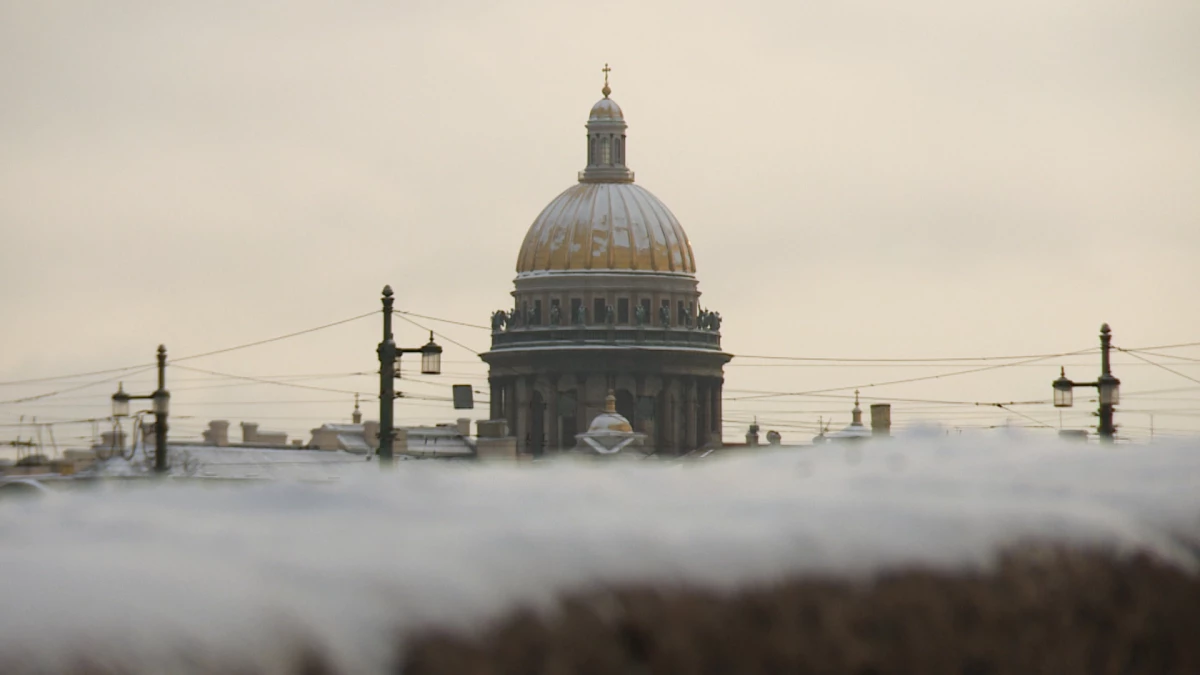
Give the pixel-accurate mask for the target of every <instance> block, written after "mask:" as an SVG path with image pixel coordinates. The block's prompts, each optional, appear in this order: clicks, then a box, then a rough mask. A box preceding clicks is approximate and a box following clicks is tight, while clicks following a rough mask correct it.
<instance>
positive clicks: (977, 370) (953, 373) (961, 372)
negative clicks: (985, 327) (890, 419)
mask: <svg viewBox="0 0 1200 675" xmlns="http://www.w3.org/2000/svg"><path fill="white" fill-rule="evenodd" d="M1092 351H1095V350H1094V349H1084V350H1080V351H1077V352H1068V353H1065V354H1050V355H1046V356H1038V357H1036V358H1031V359H1028V360H1026V361H1018V362H1017V363H1015V364H1014V363H998V364H996V365H992V366H983V367H981V368H970V369H968V370H955V371H951V372H948V373H938V374H936V375H924V376H922V377H909V378H905V379H902V380H891V381H888V382H872V383H869V384H859V385H851V386H848V387H830V388H828V389H814V390H812V391H800V392H786V393H772V394H761V395H757V396H739V397H733V398H729V399H726V400H729V401H748V400H754V399H759V398H776V397H779V396H809V395H812V394H825V393H828V392H834V391H849V390H852V389H867V388H870V387H883V386H887V385H893V384H908V383H910V382H924V381H927V380H938V379H941V378H944V377H955V376H957V375H969V374H971V373H982V372H984V371H988V370H996V369H999V368H1007V367H1009V366H1013V365H1018V364H1021V363H1035V362H1037V361H1046V360H1048V359H1052V358H1057V357H1059V356H1074V355H1076V354H1084V353H1087V352H1092Z"/></svg>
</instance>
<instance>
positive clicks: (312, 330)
mask: <svg viewBox="0 0 1200 675" xmlns="http://www.w3.org/2000/svg"><path fill="white" fill-rule="evenodd" d="M374 314H375V312H373V311H372V312H367V313H366V314H359V315H358V316H352V317H350V318H349V319H342V320H340V321H333V322H330V323H327V324H323V325H320V326H315V327H313V328H306V329H304V330H298V331H296V332H294V333H287V334H285V335H277V336H275V337H272V338H267V339H265V340H256V341H254V342H247V343H245V344H240V345H234V346H232V347H225V348H223V349H214V350H212V351H209V352H203V353H200V354H192V355H190V356H183V357H179V358H173V359H171V360H170V361H169V363H172V364H174V363H178V362H180V361H191V360H192V359H200V358H204V357H206V356H216V355H217V354H225V353H228V352H233V351H238V350H240V349H248V348H250V347H257V346H259V345H265V344H270V343H272V342H279V341H280V340H287V339H289V338H294V337H298V336H301V335H307V334H309V333H315V332H317V331H319V330H325V329H326V328H333V327H334V326H341V325H342V324H347V323H350V322H352V321H358V320H359V319H365V318H367V317H368V316H372V315H374Z"/></svg>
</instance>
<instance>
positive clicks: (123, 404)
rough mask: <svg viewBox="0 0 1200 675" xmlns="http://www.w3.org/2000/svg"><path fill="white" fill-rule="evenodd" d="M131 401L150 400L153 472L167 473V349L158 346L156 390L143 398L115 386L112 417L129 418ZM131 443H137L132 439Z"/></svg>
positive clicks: (168, 401)
mask: <svg viewBox="0 0 1200 675" xmlns="http://www.w3.org/2000/svg"><path fill="white" fill-rule="evenodd" d="M133 400H150V401H152V402H153V404H152V405H153V407H152V408H151V410H152V411H153V412H154V471H155V473H166V472H167V415H168V414H169V413H170V411H171V392H169V391H167V348H166V347H165V346H163V345H159V346H158V389H155V390H154V393H152V394H147V395H145V396H130V395H129V394H126V393H125V386H124V384H120V383H119V384H117V393H115V394H113V395H112V414H113V417H116V418H121V417H128V416H129V402H130V401H133ZM133 442H135V443H136V442H137V439H134V441H133Z"/></svg>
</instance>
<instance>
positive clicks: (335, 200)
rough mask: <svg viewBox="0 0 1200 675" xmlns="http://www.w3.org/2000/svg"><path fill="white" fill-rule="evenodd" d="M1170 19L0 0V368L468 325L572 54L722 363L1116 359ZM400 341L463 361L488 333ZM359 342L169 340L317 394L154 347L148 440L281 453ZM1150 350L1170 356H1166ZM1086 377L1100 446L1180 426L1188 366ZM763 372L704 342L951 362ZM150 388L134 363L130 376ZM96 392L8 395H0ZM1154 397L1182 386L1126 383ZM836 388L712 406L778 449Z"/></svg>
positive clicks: (990, 377) (836, 403)
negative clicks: (1120, 427) (1107, 409)
mask: <svg viewBox="0 0 1200 675" xmlns="http://www.w3.org/2000/svg"><path fill="white" fill-rule="evenodd" d="M1198 35H1200V4H1197V3H1195V2H1194V1H1193V0H1177V1H1169V0H1163V1H1148V2H1139V3H1129V2H1117V1H1115V0H1113V1H1110V0H1054V1H1049V2H1047V1H1045V0H1037V1H1035V0H1005V1H1003V2H1001V1H992V0H987V1H983V2H971V3H963V2H958V1H952V0H914V1H912V2H905V3H896V2H887V1H884V0H877V1H867V0H859V1H846V0H839V1H837V2H833V1H828V2H801V3H797V2H775V1H765V0H764V1H761V2H742V3H718V2H689V3H645V2H619V1H618V2H612V3H606V4H604V5H603V6H597V5H596V4H594V3H588V4H583V3H570V2H567V3H563V2H544V1H540V0H539V1H532V2H522V3H488V2H459V3H444V2H402V3H397V2H373V3H368V2H361V3H317V2H298V1H289V2H259V3H196V2H192V3H182V2H155V3H151V2H145V3H135V2H103V3H101V2H59V3H29V2H15V1H8V2H3V3H0V87H2V90H3V91H4V98H3V100H4V103H3V105H0V143H2V146H3V148H4V151H3V153H0V223H2V225H3V229H2V232H3V238H2V239H0V279H2V280H3V284H4V288H5V292H4V293H3V295H2V296H0V315H2V316H3V317H4V318H5V319H6V321H5V323H6V330H5V331H4V332H3V335H4V337H3V339H2V340H3V341H2V342H0V345H2V346H3V349H0V381H2V382H11V381H14V380H21V379H26V378H37V377H41V376H51V375H62V374H70V373H77V372H84V371H94V370H100V369H105V368H113V367H120V366H125V365H129V364H136V363H141V362H149V361H152V358H153V352H154V348H155V347H156V346H157V345H158V344H159V343H160V342H161V343H166V345H167V346H168V348H169V349H170V351H171V354H172V355H173V356H186V355H191V354H197V353H201V352H206V351H209V350H213V349H219V348H222V347H227V346H232V345H237V344H241V343H246V342H252V341H255V340H259V339H263V338H268V337H272V336H275V335H280V334H284V333H289V332H292V331H299V330H303V329H306V328H309V327H312V326H316V325H320V324H323V323H327V322H331V321H336V320H339V319H343V318H348V317H352V316H356V315H359V314H363V313H366V312H369V311H371V310H373V309H377V308H378V307H379V304H378V293H379V289H380V288H381V287H382V286H383V285H384V284H385V283H390V284H391V285H392V286H393V287H394V288H395V289H396V290H397V292H398V306H400V307H402V308H405V309H408V310H411V311H413V312H417V313H420V314H426V315H432V316H437V317H445V318H449V319H454V320H458V321H464V322H470V323H479V324H485V323H486V322H487V317H488V314H489V312H490V311H491V310H493V309H496V308H499V307H504V306H507V305H508V304H509V301H510V298H509V296H508V293H509V291H510V290H511V288H512V286H511V281H512V277H513V273H514V272H513V266H514V263H515V259H516V253H517V248H518V246H519V245H520V241H521V238H522V237H523V235H524V232H525V229H526V228H527V227H528V226H529V224H530V223H531V222H532V221H533V219H534V217H535V216H536V215H537V213H538V212H539V211H540V210H541V208H542V207H543V206H544V205H545V204H546V203H547V202H548V201H550V200H551V199H552V198H553V197H554V196H555V195H556V194H558V192H560V191H561V190H563V189H564V188H566V187H568V186H569V185H570V184H572V182H573V181H574V180H575V172H576V171H577V170H578V169H580V168H582V166H583V162H584V144H583V140H584V129H583V123H584V121H585V118H586V115H587V111H588V109H589V108H590V106H591V104H592V103H593V102H594V101H595V99H597V98H599V88H600V85H601V82H602V80H601V75H600V67H601V66H602V65H603V64H604V63H605V62H608V63H610V64H611V65H612V67H613V72H612V86H613V98H614V99H616V100H617V101H618V102H619V103H620V104H621V106H622V107H623V108H624V110H625V113H626V117H627V119H628V121H629V123H630V130H629V139H630V140H629V143H630V150H629V157H630V160H629V163H630V165H631V166H632V168H633V169H634V170H635V171H636V172H637V176H638V182H639V183H640V184H642V185H643V186H645V187H647V188H648V189H650V190H651V191H653V192H654V193H655V194H657V195H658V196H659V197H660V198H661V199H662V200H663V201H664V202H665V203H666V204H667V205H669V206H670V207H671V208H672V210H673V211H674V212H675V214H676V215H677V216H678V217H679V219H680V221H681V222H682V223H683V225H684V227H685V229H686V230H687V232H688V234H689V236H690V238H691V242H692V246H693V248H694V250H695V254H696V258H697V262H698V266H699V270H700V280H701V290H702V291H703V292H704V294H705V295H704V302H705V304H706V305H708V306H711V307H712V308H714V309H717V310H719V311H720V312H721V313H722V314H723V316H724V318H725V324H724V331H723V332H724V344H725V346H726V348H727V350H728V351H730V352H732V353H734V354H742V355H784V356H831V357H888V358H892V357H922V358H924V357H947V356H980V355H1009V354H1043V353H1050V352H1062V351H1074V350H1080V349H1087V348H1091V347H1094V346H1095V345H1096V344H1097V340H1096V332H1097V329H1098V327H1099V325H1100V323H1101V322H1103V321H1107V322H1109V323H1110V324H1112V326H1113V330H1114V332H1115V335H1116V342H1117V343H1118V344H1119V345H1122V346H1125V347H1145V346H1152V345H1163V344H1174V343H1187V342H1200V311H1198V310H1197V293H1198V291H1200V266H1198V265H1197V260H1198V259H1200V189H1198V186H1200V88H1198V87H1197V86H1196V82H1197V81H1200V40H1198V39H1197V36H1198ZM434 327H435V328H438V329H439V330H441V329H444V332H445V334H446V335H447V336H449V337H450V338H453V339H455V340H458V341H460V342H462V343H463V344H465V345H467V346H469V347H471V348H474V349H475V350H480V351H481V350H484V349H486V347H487V344H488V336H487V332H486V331H482V330H476V329H471V328H465V327H459V326H453V325H441V324H434ZM399 328H400V330H399V331H398V332H399V335H398V337H399V338H400V339H401V340H402V343H403V341H406V342H407V343H411V344H412V345H413V346H415V345H418V344H420V343H421V342H422V341H423V338H424V336H423V335H422V333H421V332H420V330H418V329H416V328H415V327H409V326H406V325H405V324H403V323H401V324H399ZM378 331H379V327H378V322H377V321H375V320H374V319H370V320H362V321H358V322H354V323H351V324H347V325H345V326H340V327H337V328H332V329H329V330H327V331H322V332H318V333H314V334H312V335H306V336H303V337H299V338H295V339H291V340H286V341H282V342H278V343H274V344H271V345H269V346H263V347H256V348H253V349H247V350H244V351H239V352H233V353H230V354H225V355H221V356H216V357H210V358H205V359H196V360H194V361H189V362H185V363H183V364H181V365H190V366H193V367H196V368H203V369H207V370H212V371H216V372H221V373H231V374H237V375H249V376H256V377H262V376H266V377H270V378H274V377H282V376H296V378H300V377H301V376H303V379H293V380H292V381H293V382H297V383H301V384H307V385H310V386H317V387H328V388H332V389H338V390H340V391H338V392H327V391H318V390H304V389H295V388H284V387H277V386H271V385H252V384H249V383H245V382H242V383H241V384H240V386H225V385H229V384H237V382H232V381H229V380H222V379H213V378H212V376H209V375H205V374H201V373H196V372H189V371H182V370H174V369H173V370H172V371H171V373H170V375H169V377H170V378H171V380H170V383H169V385H170V388H171V390H172V392H173V393H174V403H175V412H176V413H178V415H179V418H178V419H177V420H176V421H175V424H174V426H173V429H174V430H175V431H176V432H178V433H179V434H180V435H181V436H183V437H195V436H196V435H197V434H198V431H199V429H200V428H202V427H203V426H204V423H205V421H206V420H207V419H210V418H225V419H230V420H233V421H234V422H235V423H236V422H237V421H242V420H258V421H260V422H262V424H263V426H264V427H271V428H278V429H283V430H287V431H289V432H291V433H293V434H301V435H303V437H305V438H307V430H308V429H310V428H312V427H313V426H316V425H317V424H318V423H320V422H321V421H333V420H336V419H341V418H344V417H345V416H346V415H347V414H348V412H349V409H350V407H351V405H352V396H351V395H350V394H346V393H341V392H343V391H345V392H349V391H361V392H363V393H364V394H366V393H370V392H372V391H377V384H376V382H375V380H374V379H373V378H372V377H371V376H369V375H368V376H353V377H320V378H316V377H309V376H317V375H322V376H332V375H339V376H340V375H346V374H348V373H355V372H370V371H373V370H374V369H375V368H376V367H377V364H376V361H375V353H374V348H375V344H376V343H377V342H378V339H379V336H378ZM442 343H443V344H444V345H445V346H446V348H447V351H446V364H445V366H444V368H445V370H446V371H448V374H447V375H443V376H442V377H440V378H438V379H437V380H436V381H434V380H430V382H436V383H433V384H430V383H426V382H416V381H412V380H409V381H407V382H405V383H404V384H402V385H401V386H402V388H404V389H406V390H408V391H410V392H413V393H418V394H423V395H429V396H445V395H446V394H447V393H448V388H447V387H445V386H444V384H449V383H452V382H472V383H474V384H476V385H477V386H480V387H481V388H485V383H486V381H485V379H484V377H483V374H484V372H485V371H484V368H483V366H482V364H481V363H480V362H479V361H478V359H477V358H476V357H474V356H473V355H472V354H471V353H470V352H469V351H467V350H464V349H460V348H458V347H456V346H454V345H452V344H450V343H448V342H447V341H445V340H442ZM1169 353H1171V354H1175V355H1180V356H1190V357H1191V358H1198V357H1200V349H1190V350H1174V351H1171V352H1169ZM1151 358H1153V359H1154V360H1157V361H1159V362H1161V363H1167V364H1171V365H1170V367H1171V368H1173V369H1174V370H1177V371H1179V372H1181V373H1183V374H1185V375H1187V376H1188V377H1191V378H1195V379H1200V363H1197V362H1194V361H1180V360H1178V359H1163V358H1159V357H1151ZM1060 362H1065V363H1067V364H1068V366H1069V369H1068V374H1069V375H1073V376H1074V377H1075V378H1076V379H1084V378H1092V377H1094V376H1095V374H1096V371H1097V369H1098V358H1097V357H1096V356H1095V355H1087V356H1082V357H1073V358H1071V359H1055V360H1049V361H1046V362H1043V363H1037V364H1027V365H1023V366H1015V367H1011V368H1005V369H1000V370H993V371H987V372H983V373H979V374H974V375H964V376H957V377H950V378H945V379H939V380H932V381H927V382H919V383H912V384H906V385H889V386H885V387H874V388H869V389H867V388H864V395H869V396H871V397H873V399H874V398H878V399H880V400H895V401H896V403H895V405H894V411H893V417H894V419H895V420H896V422H897V424H904V423H911V422H913V421H914V420H916V419H940V420H942V421H944V422H947V423H949V424H962V425H978V424H990V423H996V422H1003V421H1004V420H1005V419H1010V420H1012V421H1013V423H1016V424H1032V423H1033V422H1031V421H1030V420H1029V419H1028V418H1024V417H1020V416H1018V415H1015V414H1011V413H1006V412H1005V411H1001V410H994V409H993V410H992V411H988V410H986V409H984V410H983V412H982V414H981V412H980V411H979V410H977V409H972V408H967V409H965V411H964V408H963V407H961V406H960V407H942V408H935V407H932V406H930V405H927V404H920V403H915V402H913V403H902V402H900V399H904V398H914V399H937V400H952V401H980V402H993V401H1028V400H1036V399H1045V398H1046V397H1047V396H1048V394H1049V391H1050V387H1049V382H1050V380H1052V379H1053V377H1054V376H1056V375H1057V365H1058V364H1059V363H1060ZM1117 363H1118V365H1117V369H1118V370H1117V375H1118V376H1119V377H1121V379H1122V380H1123V382H1124V390H1125V392H1126V393H1127V398H1126V402H1125V404H1124V405H1123V406H1122V412H1120V413H1119V414H1118V422H1119V423H1123V424H1125V425H1126V429H1127V430H1128V432H1129V435H1131V436H1138V435H1141V436H1145V435H1146V431H1147V429H1148V426H1149V423H1150V415H1151V414H1154V415H1155V417H1154V424H1155V426H1156V428H1157V429H1159V430H1160V431H1159V433H1171V432H1170V431H1169V430H1181V431H1186V430H1197V431H1200V382H1196V381H1193V380H1189V379H1185V378H1184V377H1182V376H1178V375H1175V374H1172V373H1170V372H1166V371H1164V370H1162V369H1159V368H1155V367H1153V366H1149V365H1146V364H1144V363H1142V362H1140V361H1137V360H1136V359H1134V358H1132V357H1130V356H1127V355H1121V356H1119V357H1118V358H1117ZM1072 364H1075V365H1073V366H1072ZM410 365H412V364H410ZM763 365H764V362H763V361H758V360H754V359H747V358H742V359H735V360H734V362H733V365H731V367H730V368H729V369H728V371H727V385H726V388H727V392H728V396H729V397H730V398H731V399H734V398H737V397H739V396H742V395H745V392H746V391H785V392H802V391H813V390H820V389H828V388H839V387H853V386H855V385H866V384H871V383H878V382H885V381H890V380H896V379H902V378H907V377H917V376H924V375H932V374H936V373H939V372H950V371H954V370H962V369H967V368H969V367H970V364H967V365H965V366H964V365H962V364H961V363H960V364H943V365H940V366H936V367H934V366H930V365H929V364H924V365H913V364H908V365H905V366H903V367H901V366H899V365H893V366H884V365H881V364H858V365H852V366H849V365H838V366H830V365H819V366H813V365H811V364H809V365H804V366H788V367H783V366H782V365H781V364H778V363H774V364H771V367H762V366H763ZM979 365H986V364H983V363H981V364H979ZM146 377H148V375H142V376H139V377H127V380H128V384H129V385H130V387H131V388H133V389H135V390H137V391H141V390H144V391H147V392H148V391H149V390H150V389H151V384H150V381H149V380H147V379H146ZM98 379H103V378H102V377H101V376H95V377H90V378H82V379H75V380H64V381H52V382H42V383H31V384H27V385H12V384H6V385H4V386H2V387H0V400H3V401H10V400H13V399H18V398H22V397H26V396H32V395H36V394H41V393H46V392H50V391H57V390H62V389H66V388H72V387H76V386H79V385H82V384H86V383H88V382H91V381H95V380H98ZM425 379H428V378H425ZM443 383H444V384H443ZM215 385H222V386H215ZM1183 388H1186V389H1183ZM1163 389H1172V390H1176V389H1180V391H1170V392H1165V393H1162V394H1155V395H1152V396H1146V397H1145V398H1143V399H1141V400H1139V399H1138V397H1136V396H1135V395H1134V394H1135V392H1145V391H1157V390H1163ZM112 391H113V384H110V383H103V384H99V385H95V386H92V387H88V388H83V389H80V390H79V391H77V392H64V393H63V394H61V395H59V396H55V397H49V398H44V399H39V400H37V401H29V402H25V403H4V404H0V423H3V424H12V423H15V422H17V421H18V419H19V417H20V416H21V415H25V416H27V418H28V417H29V416H33V415H36V416H38V418H39V419H40V420H43V421H49V420H67V419H77V418H80V417H92V416H97V415H103V414H105V413H106V411H107V408H108V396H109V395H110V394H111V392H112ZM832 393H834V394H836V395H840V396H845V395H847V394H848V392H847V391H841V392H832ZM1079 394H1080V396H1079V398H1080V399H1084V398H1086V397H1085V396H1084V395H1083V392H1079ZM283 401H292V403H289V404H284V403H282V402H283ZM374 405H376V404H373V403H372V404H368V405H367V407H368V408H370V407H373V406H374ZM1089 407H1090V406H1089V405H1081V406H1078V407H1077V408H1076V409H1075V410H1074V411H1073V412H1072V413H1070V414H1068V415H1067V416H1066V417H1065V418H1064V419H1065V422H1066V424H1067V426H1079V425H1084V424H1088V423H1090V422H1089V418H1088V415H1087V410H1086V409H1087V408H1089ZM848 408H849V403H848V402H847V401H846V400H844V399H819V398H812V397H800V398H790V399H766V400H746V401H738V400H730V401H727V403H726V416H727V418H728V419H727V421H728V424H727V427H726V438H727V439H730V440H732V439H733V438H734V437H735V436H736V435H737V434H739V433H740V431H741V429H742V428H743V427H744V422H745V421H746V420H748V419H749V418H750V416H752V415H754V414H758V415H759V416H760V417H761V418H763V419H764V420H765V421H766V424H764V426H769V427H770V426H774V427H776V428H780V429H781V430H783V431H784V436H785V439H786V438H791V439H798V438H802V437H804V438H806V437H807V436H809V435H811V429H810V428H801V425H809V426H810V427H812V426H813V425H815V423H816V418H817V416H818V415H822V416H824V417H826V418H828V417H829V416H830V415H833V416H834V418H835V420H837V421H836V423H835V425H837V426H840V425H842V424H845V423H846V422H848ZM1018 410H1020V411H1021V412H1022V413H1024V414H1026V415H1029V416H1030V417H1032V418H1033V419H1035V420H1038V421H1041V422H1044V423H1048V424H1051V425H1057V424H1058V421H1059V416H1058V413H1057V412H1056V411H1054V410H1053V409H1052V408H1050V407H1049V406H1048V405H1041V406H1023V407H1020V408H1018ZM1181 410H1182V412H1180V411H1181ZM1125 411H1128V412H1125ZM1134 411H1137V412H1134ZM480 412H482V411H480ZM398 416H399V417H400V418H401V419H403V420H406V421H422V420H423V421H433V420H447V419H450V418H452V417H454V411H453V410H451V409H450V407H449V405H448V404H442V403H436V402H433V401H420V402H418V401H413V402H409V403H408V404H406V405H405V406H404V407H402V408H401V409H400V410H399V412H398ZM10 432H12V433H10ZM56 433H57V434H58V435H60V436H63V437H70V436H72V435H89V436H90V433H91V432H90V429H89V428H87V427H86V425H83V426H73V427H60V428H57V429H56ZM13 436H15V431H14V428H13V427H0V439H8V438H11V437H13Z"/></svg>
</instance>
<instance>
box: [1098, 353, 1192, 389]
mask: <svg viewBox="0 0 1200 675" xmlns="http://www.w3.org/2000/svg"><path fill="white" fill-rule="evenodd" d="M1116 349H1117V351H1121V352H1124V353H1126V354H1129V355H1130V356H1132V357H1133V358H1135V359H1141V360H1143V361H1145V362H1146V363H1149V364H1150V365H1152V366H1156V367H1158V368H1162V369H1163V370H1165V371H1167V372H1168V373H1173V374H1175V375H1178V376H1179V377H1182V378H1183V379H1185V380H1190V381H1192V382H1195V383H1197V384H1200V379H1197V378H1195V377H1192V376H1191V375H1185V374H1183V373H1181V372H1179V371H1178V370H1175V369H1173V368H1168V367H1167V366H1164V365H1163V364H1161V363H1155V362H1154V361H1151V360H1150V359H1148V358H1146V357H1144V356H1141V355H1140V354H1139V353H1138V352H1140V351H1141V350H1137V351H1134V350H1131V349H1121V348H1120V347H1116Z"/></svg>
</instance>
